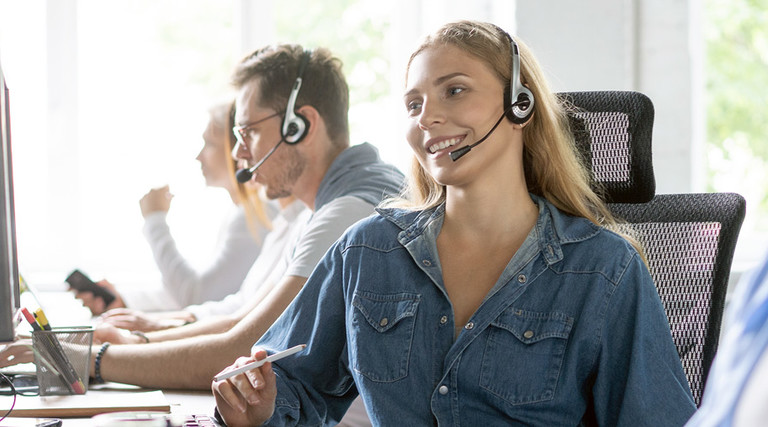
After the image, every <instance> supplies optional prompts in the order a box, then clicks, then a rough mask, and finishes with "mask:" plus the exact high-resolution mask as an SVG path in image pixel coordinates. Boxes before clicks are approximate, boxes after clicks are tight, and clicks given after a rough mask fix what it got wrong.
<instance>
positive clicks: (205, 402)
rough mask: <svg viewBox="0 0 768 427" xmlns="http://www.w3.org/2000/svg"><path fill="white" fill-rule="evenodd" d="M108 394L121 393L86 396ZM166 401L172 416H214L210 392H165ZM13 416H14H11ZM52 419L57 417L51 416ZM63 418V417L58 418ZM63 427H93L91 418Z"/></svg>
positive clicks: (66, 420)
mask: <svg viewBox="0 0 768 427" xmlns="http://www.w3.org/2000/svg"><path fill="white" fill-rule="evenodd" d="M108 393H119V391H115V390H89V391H88V393H87V394H86V395H85V396H90V397H93V398H98V396H99V395H104V394H108ZM163 395H164V396H165V401H167V403H168V404H169V405H170V407H171V413H172V414H180V415H189V414H206V415H213V408H214V406H215V401H214V398H213V395H212V394H211V392H210V391H184V390H165V391H163ZM11 416H13V415H11ZM50 417H56V416H55V415H51V416H50ZM56 418H61V417H56ZM62 425H63V427H78V426H83V427H84V426H92V425H93V424H92V422H91V418H90V417H84V418H63V423H62Z"/></svg>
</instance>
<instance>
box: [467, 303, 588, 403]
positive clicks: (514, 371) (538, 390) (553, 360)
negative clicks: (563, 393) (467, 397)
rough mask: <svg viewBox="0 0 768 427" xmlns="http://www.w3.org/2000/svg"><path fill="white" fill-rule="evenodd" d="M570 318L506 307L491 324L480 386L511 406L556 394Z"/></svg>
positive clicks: (551, 396) (547, 398)
mask: <svg viewBox="0 0 768 427" xmlns="http://www.w3.org/2000/svg"><path fill="white" fill-rule="evenodd" d="M572 326H573V318H571V317H568V316H566V315H565V314H563V313H556V312H553V313H536V312H531V311H525V310H519V309H515V308H509V309H507V310H506V311H505V312H504V313H502V314H501V315H500V316H499V317H498V318H496V320H494V321H493V322H492V323H491V326H490V328H489V336H488V341H487V343H486V348H485V353H484V354H483V362H482V367H481V371H480V386H481V387H483V388H484V389H486V390H487V391H488V392H490V393H492V394H493V395H495V396H497V397H500V398H502V399H504V400H506V401H507V402H508V403H511V404H513V405H519V404H525V403H534V402H541V401H547V400H551V399H552V398H553V397H554V395H555V388H556V386H557V381H558V377H559V376H560V369H561V367H562V364H563V358H564V355H565V348H566V345H567V344H568V336H569V334H570V332H571V327H572Z"/></svg>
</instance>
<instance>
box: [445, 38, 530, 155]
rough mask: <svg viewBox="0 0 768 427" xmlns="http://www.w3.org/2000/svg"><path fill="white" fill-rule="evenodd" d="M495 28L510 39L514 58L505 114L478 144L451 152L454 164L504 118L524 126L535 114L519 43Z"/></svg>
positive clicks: (505, 98)
mask: <svg viewBox="0 0 768 427" xmlns="http://www.w3.org/2000/svg"><path fill="white" fill-rule="evenodd" d="M495 27H496V30H497V31H498V32H500V33H502V34H504V35H505V36H507V39H509V50H510V54H511V57H512V74H511V75H510V76H509V91H505V92H504V113H502V114H501V117H499V119H498V120H497V121H496V124H495V125H493V127H492V128H491V130H489V131H488V133H486V134H485V136H484V137H482V138H480V139H479V140H478V141H477V142H475V143H472V144H469V145H465V146H463V147H461V148H458V149H456V150H453V151H451V152H449V153H448V154H449V155H450V157H451V160H453V161H454V162H455V161H456V160H459V159H460V158H462V157H464V155H466V154H467V153H469V151H470V150H472V149H473V148H474V147H477V146H478V145H480V144H481V143H482V142H483V141H485V140H486V139H488V137H489V136H491V134H492V133H493V131H495V130H496V128H497V127H498V126H499V124H501V122H502V120H504V117H506V118H507V119H509V120H510V121H511V122H512V123H514V124H517V125H522V124H524V123H526V122H527V121H528V120H529V119H530V118H531V115H532V114H533V109H534V105H535V100H534V99H533V93H532V92H531V91H530V90H529V89H528V88H527V87H525V86H523V82H522V80H521V79H520V51H519V49H518V48H517V43H515V40H514V39H513V38H512V36H510V35H509V33H507V32H506V31H504V30H503V29H501V27H499V26H495ZM505 89H506V88H505Z"/></svg>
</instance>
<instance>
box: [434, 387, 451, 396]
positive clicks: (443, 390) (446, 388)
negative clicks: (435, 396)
mask: <svg viewBox="0 0 768 427" xmlns="http://www.w3.org/2000/svg"><path fill="white" fill-rule="evenodd" d="M437 392H438V393H440V394H442V395H443V396H445V395H446V394H448V387H446V386H444V385H441V386H440V388H438V389H437Z"/></svg>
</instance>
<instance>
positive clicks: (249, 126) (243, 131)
mask: <svg viewBox="0 0 768 427" xmlns="http://www.w3.org/2000/svg"><path fill="white" fill-rule="evenodd" d="M279 115H280V113H275V114H272V115H271V116H267V117H264V118H263V119H260V120H256V121H253V122H250V123H246V124H244V125H242V126H235V127H233V128H232V132H233V133H234V134H235V139H237V144H235V149H234V151H233V152H236V151H237V149H238V148H239V147H240V146H243V147H248V146H247V145H246V142H247V141H252V140H253V139H255V138H256V131H255V130H254V129H253V127H254V126H256V125H257V124H259V123H261V122H263V121H266V120H269V119H271V118H273V117H277V116H279Z"/></svg>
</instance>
